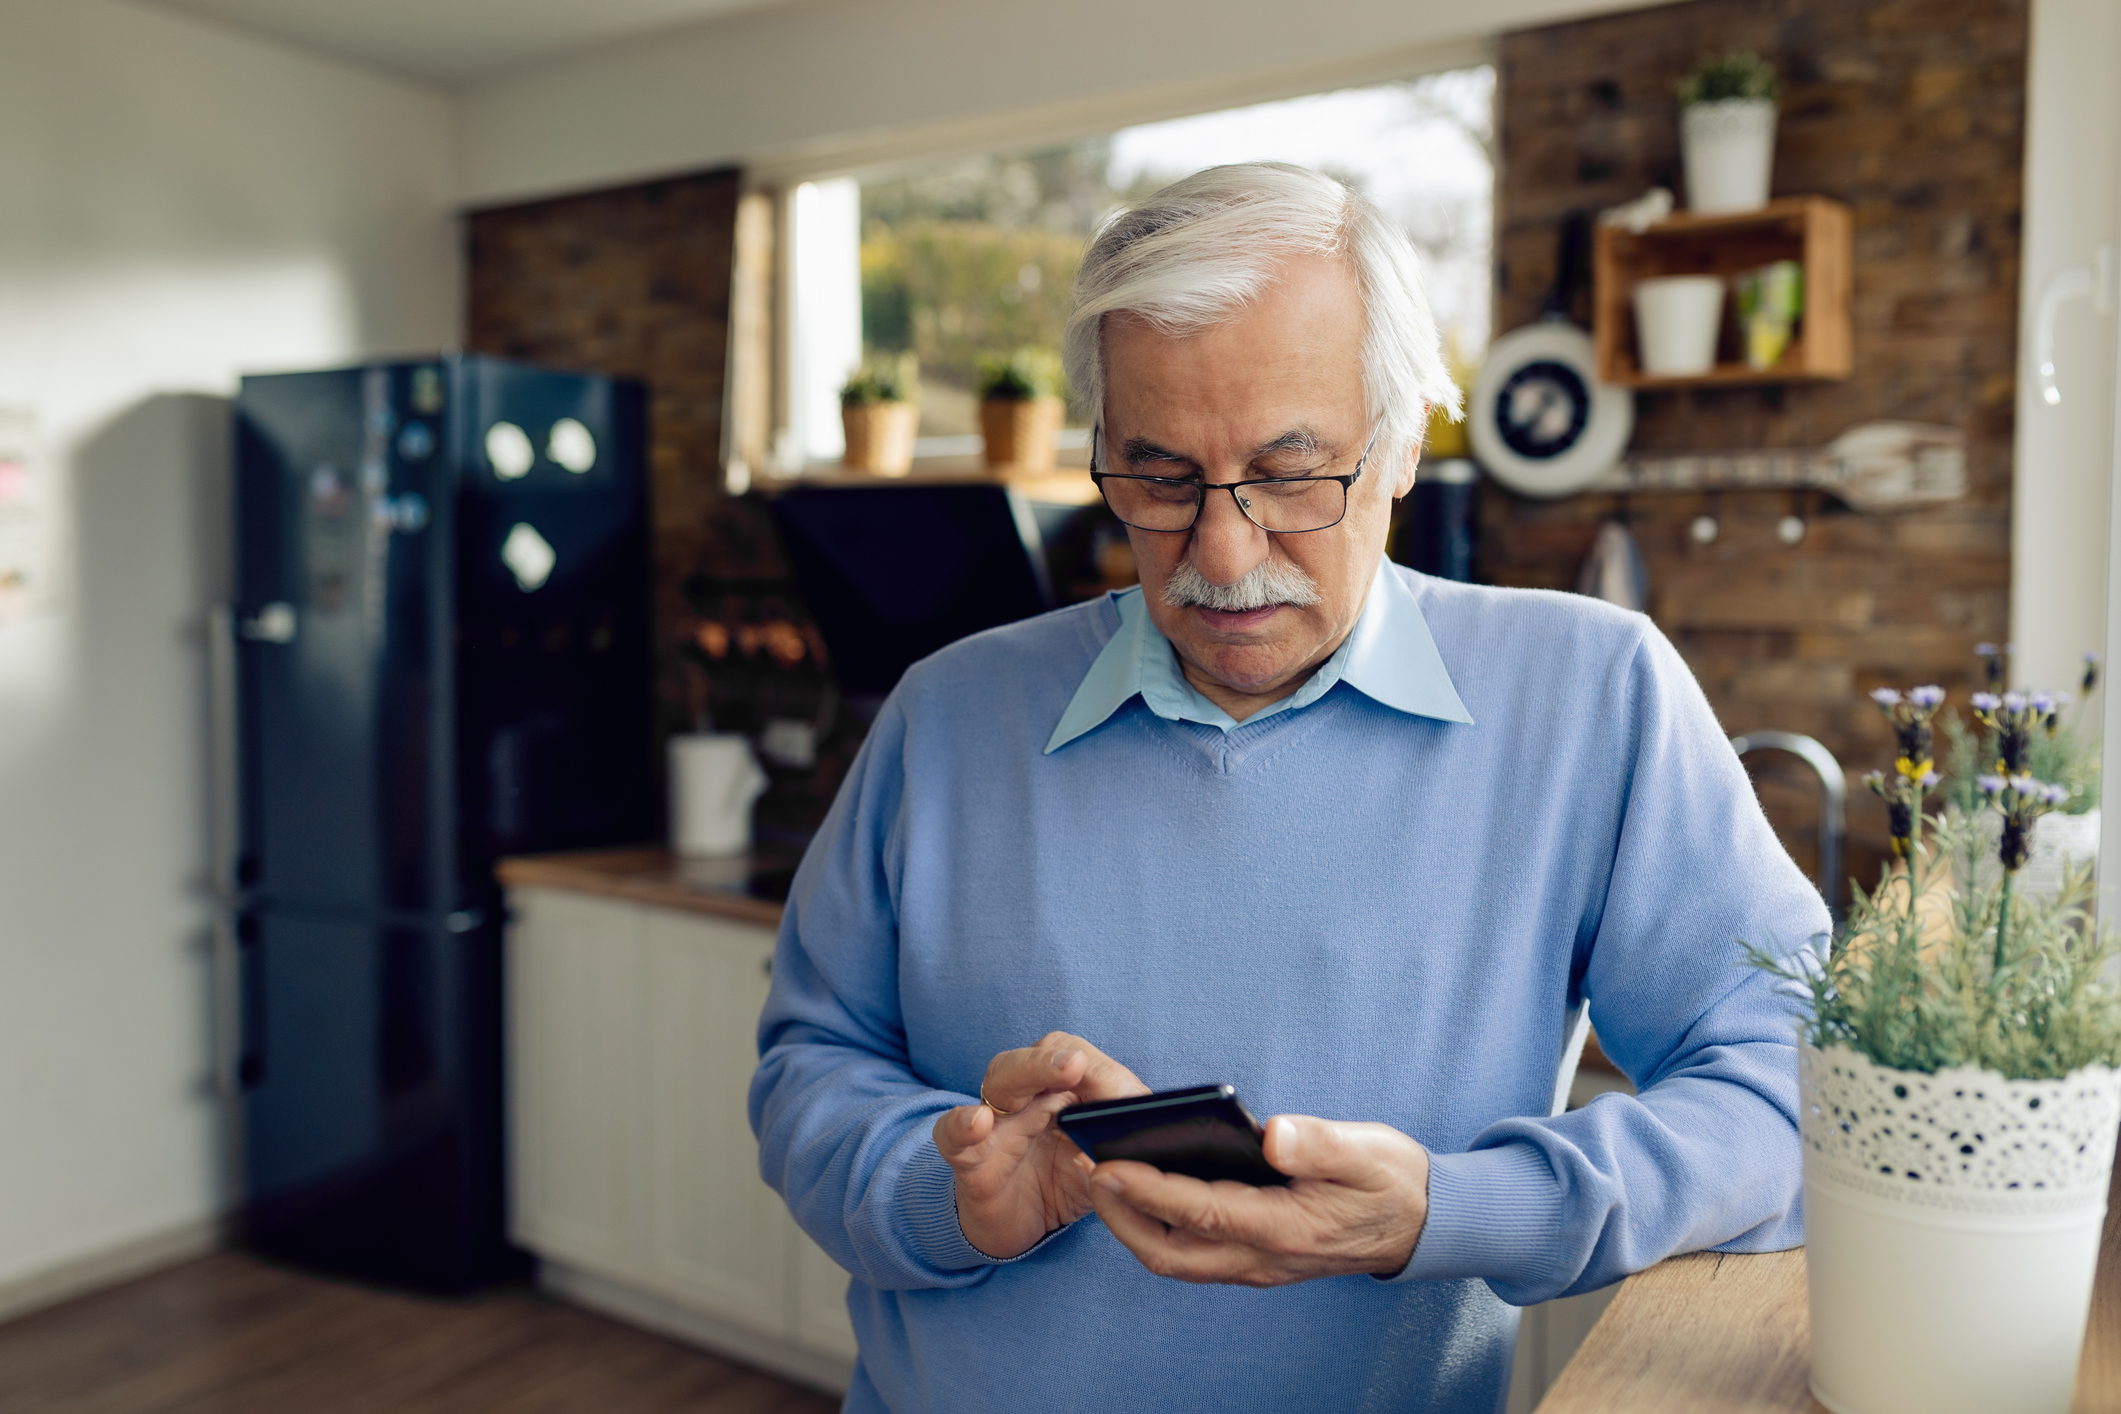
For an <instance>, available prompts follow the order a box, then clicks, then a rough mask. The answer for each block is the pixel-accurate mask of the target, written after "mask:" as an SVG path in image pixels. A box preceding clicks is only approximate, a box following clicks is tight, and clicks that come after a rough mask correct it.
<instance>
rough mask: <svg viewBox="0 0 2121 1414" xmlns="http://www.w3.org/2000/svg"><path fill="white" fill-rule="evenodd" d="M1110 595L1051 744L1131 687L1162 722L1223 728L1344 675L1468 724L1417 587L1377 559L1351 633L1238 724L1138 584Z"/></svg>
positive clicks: (1094, 722) (1293, 704)
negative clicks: (1111, 620) (1178, 649)
mask: <svg viewBox="0 0 2121 1414" xmlns="http://www.w3.org/2000/svg"><path fill="white" fill-rule="evenodd" d="M1112 602H1113V607H1114V608H1116V609H1117V610H1118V611H1119V631H1118V632H1116V633H1114V634H1113V635H1112V637H1111V639H1110V640H1109V641H1107V642H1106V644H1105V646H1104V650H1103V651H1102V652H1100V653H1099V654H1098V655H1097V661H1095V662H1094V663H1092V664H1091V665H1090V671H1089V672H1088V673H1086V674H1084V675H1083V681H1082V685H1081V686H1079V687H1077V688H1076V690H1075V696H1074V697H1073V698H1072V699H1070V701H1069V703H1068V710H1067V711H1065V712H1063V713H1062V714H1061V719H1060V724H1059V725H1058V726H1056V727H1055V728H1054V729H1053V736H1052V739H1051V740H1049V741H1048V742H1047V743H1046V750H1047V752H1049V753H1051V752H1054V751H1058V750H1059V749H1060V748H1061V747H1063V746H1066V745H1067V744H1068V743H1069V742H1071V741H1073V740H1075V739H1076V738H1077V737H1079V736H1083V735H1085V734H1086V733H1089V732H1092V731H1095V730H1096V729H1097V728H1098V727H1100V726H1103V725H1104V724H1105V722H1106V721H1107V720H1109V719H1110V718H1111V716H1112V714H1113V713H1114V712H1117V711H1118V710H1119V709H1120V708H1121V707H1123V706H1125V705H1126V703H1127V701H1128V699H1130V698H1133V697H1136V696H1139V697H1140V698H1141V699H1142V702H1143V703H1144V705H1146V706H1147V707H1148V708H1149V710H1150V711H1152V712H1154V713H1155V714H1156V715H1157V716H1159V717H1162V718H1164V719H1165V720H1166V721H1181V720H1183V721H1193V722H1204V723H1206V724H1207V725H1209V726H1216V727H1221V728H1222V729H1223V730H1224V731H1230V730H1232V729H1234V728H1235V727H1237V726H1239V725H1245V726H1249V725H1251V724H1252V723H1253V722H1257V721H1262V720H1264V719H1265V718H1267V717H1270V716H1272V715H1274V714H1275V713H1277V712H1285V711H1299V710H1301V709H1302V708H1305V707H1308V706H1310V705H1311V704H1312V703H1313V702H1316V701H1317V700H1318V699H1319V698H1321V697H1323V696H1325V695H1326V693H1328V692H1329V691H1331V690H1332V689H1333V687H1334V686H1335V685H1336V684H1337V683H1341V682H1345V683H1347V685H1348V686H1350V687H1352V688H1354V689H1356V690H1357V691H1358V692H1361V693H1362V694H1363V695H1364V696H1366V697H1368V698H1370V699H1371V700H1372V701H1375V702H1378V703H1380V704H1382V705H1384V706H1386V707H1390V708H1393V709H1394V710H1396V711H1400V712H1405V713H1407V714H1408V715H1410V716H1415V717H1433V718H1435V719H1436V720H1438V721H1444V722H1463V723H1466V724H1468V725H1471V723H1472V721H1473V718H1472V716H1471V714H1469V713H1468V712H1467V711H1466V709H1465V704H1464V703H1462V702H1460V701H1459V699H1458V691H1457V689H1456V688H1454V687H1453V686H1452V685H1451V675H1450V673H1449V672H1447V671H1446V670H1445V669H1444V665H1443V656H1442V655H1441V654H1440V653H1438V652H1437V651H1436V640H1435V639H1434V638H1433V637H1431V636H1430V634H1429V625H1428V623H1427V621H1426V620H1424V619H1423V618H1422V616H1421V606H1420V605H1419V604H1418V603H1416V602H1415V599H1414V591H1413V590H1412V589H1411V588H1409V587H1408V585H1407V582H1406V581H1405V580H1404V579H1402V578H1401V577H1400V576H1399V575H1398V574H1397V573H1396V572H1394V571H1393V569H1392V568H1391V566H1390V565H1388V564H1386V563H1385V562H1384V561H1383V560H1382V559H1380V560H1379V561H1378V565H1377V574H1376V577H1375V578H1373V579H1372V580H1371V581H1370V594H1369V598H1368V599H1367V600H1366V601H1365V602H1364V604H1363V610H1362V617H1360V618H1359V619H1357V620H1356V621H1355V630H1354V632H1352V633H1350V634H1349V635H1348V637H1347V639H1346V641H1345V642H1343V643H1342V644H1341V645H1340V647H1339V648H1337V649H1335V650H1334V651H1333V656H1332V657H1330V658H1328V659H1327V660H1326V661H1325V662H1324V663H1322V664H1320V665H1319V668H1318V671H1316V672H1314V673H1313V674H1312V675H1311V676H1310V678H1309V679H1308V680H1306V681H1305V683H1304V685H1303V686H1302V687H1300V688H1298V689H1297V690H1296V691H1295V692H1294V693H1292V694H1290V695H1289V696H1288V697H1285V698H1283V699H1282V700H1281V701H1280V702H1277V703H1275V704H1274V705H1273V706H1272V707H1269V708H1266V709H1265V710H1263V711H1261V712H1258V713H1255V714H1254V715H1252V716H1251V717H1249V718H1247V719H1246V720H1245V722H1243V723H1242V724H1240V723H1238V722H1236V721H1233V720H1232V719H1231V717H1230V716H1229V714H1228V713H1226V712H1224V711H1223V710H1222V709H1221V708H1219V707H1217V706H1216V705H1215V704H1214V703H1212V702H1210V701H1208V699H1207V698H1205V697H1203V696H1202V695H1201V694H1200V693H1199V691H1197V690H1196V689H1195V688H1194V687H1193V685H1192V684H1191V683H1189V682H1187V681H1186V678H1185V674H1183V673H1182V672H1180V671H1179V668H1178V659H1177V655H1176V654H1174V653H1173V652H1172V651H1171V643H1170V640H1169V639H1167V638H1165V637H1164V635H1163V634H1162V632H1160V631H1159V630H1158V629H1157V627H1156V625H1155V624H1154V623H1153V622H1151V620H1150V618H1149V613H1148V609H1147V608H1146V606H1145V605H1144V604H1143V603H1142V592H1141V589H1140V587H1139V586H1137V587H1136V588H1133V589H1129V590H1125V591H1123V592H1121V593H1118V594H1115V595H1113V596H1112Z"/></svg>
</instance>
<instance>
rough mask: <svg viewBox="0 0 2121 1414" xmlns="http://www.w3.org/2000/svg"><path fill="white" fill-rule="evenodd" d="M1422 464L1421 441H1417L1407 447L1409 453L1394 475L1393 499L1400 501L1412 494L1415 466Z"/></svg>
mask: <svg viewBox="0 0 2121 1414" xmlns="http://www.w3.org/2000/svg"><path fill="white" fill-rule="evenodd" d="M1420 465H1421V443H1419V442H1416V443H1415V444H1414V445H1413V446H1411V447H1409V448H1407V454H1406V456H1405V458H1403V459H1402V460H1401V462H1400V464H1399V467H1398V474H1397V475H1396V476H1394V477H1393V478H1392V499H1393V500H1395V501H1400V500H1404V499H1406V497H1407V496H1408V495H1410V494H1411V493H1412V492H1413V490H1414V471H1415V468H1416V467H1418V466H1420Z"/></svg>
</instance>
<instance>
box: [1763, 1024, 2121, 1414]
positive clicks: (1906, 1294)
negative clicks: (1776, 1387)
mask: <svg viewBox="0 0 2121 1414" xmlns="http://www.w3.org/2000/svg"><path fill="white" fill-rule="evenodd" d="M1798 1057H1799V1058H1798V1078H1799V1082H1800V1086H1801V1091H1802V1112H1801V1115H1800V1121H1801V1123H1800V1129H1801V1132H1802V1135H1803V1140H1804V1188H1805V1225H1806V1235H1807V1241H1808V1245H1809V1249H1810V1250H1809V1254H1808V1266H1809V1273H1810V1285H1811V1306H1812V1392H1813V1394H1815V1395H1816V1396H1817V1397H1818V1399H1819V1401H1820V1403H1822V1404H1824V1405H1826V1406H1827V1408H1829V1409H1831V1410H1834V1411H1836V1414H1962V1411H1963V1414H1981V1411H1993V1410H2001V1409H2009V1410H2013V1411H2020V1414H2040V1411H2050V1410H2051V1411H2054V1414H2062V1411H2065V1410H2067V1409H2068V1407H2069V1400H2070V1389H2071V1385H2072V1383H2073V1381H2074V1378H2075V1374H2076V1368H2077V1352H2078V1349H2079V1347H2080V1345H2081V1344H2082V1342H2083V1335H2084V1317H2085V1312H2086V1310H2087V1308H2088V1306H2089V1304H2090V1300H2091V1282H2092V1272H2093V1268H2094V1266H2095V1264H2096V1261H2097V1258H2098V1249H2099V1228H2100V1223H2101V1220H2102V1219H2103V1218H2104V1216H2105V1213H2106V1190H2107V1180H2108V1177H2109V1175H2110V1172H2111V1169H2112V1166H2113V1159H2114V1139H2115V1130H2116V1126H2117V1123H2121V1071H2114V1070H2109V1069H2108V1068H2106V1067H2105V1066H2090V1067H2087V1068H2085V1069H2084V1070H2080V1071H2077V1072H2075V1073H2074V1074H2072V1075H2069V1076H2067V1077H2065V1078H2064V1079H2061V1080H2006V1079H2004V1078H2003V1077H2002V1076H2000V1075H1997V1074H1996V1073H1995V1072H1993V1071H1981V1070H1974V1069H1970V1068H1959V1069H1954V1070H1945V1071H1939V1072H1938V1073H1937V1074H1935V1075H1920V1074H1916V1073H1914V1072H1911V1071H1899V1070H1889V1069H1887V1068H1885V1067H1883V1066H1879V1065H1875V1064H1873V1063H1872V1062H1871V1061H1869V1060H1866V1059H1865V1058H1863V1057H1862V1056H1859V1055H1857V1054H1856V1053H1855V1052H1853V1051H1850V1050H1848V1049H1846V1048H1845V1047H1840V1046H1834V1047H1829V1048H1827V1049H1825V1050H1815V1049H1813V1048H1812V1047H1810V1046H1801V1047H1799V1052H1798Z"/></svg>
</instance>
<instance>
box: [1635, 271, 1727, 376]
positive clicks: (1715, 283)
mask: <svg viewBox="0 0 2121 1414" xmlns="http://www.w3.org/2000/svg"><path fill="white" fill-rule="evenodd" d="M1722 324H1723V278H1722V277H1721V276H1719V275H1656V276H1652V277H1651V278H1649V279H1647V280H1638V281H1636V282H1635V345H1636V347H1637V349H1639V350H1640V352H1641V355H1642V371H1643V372H1644V373H1647V374H1649V375H1650V376H1652V377H1654V378H1680V377H1686V376H1689V375H1692V374H1696V373H1706V372H1708V371H1709V370H1710V369H1711V368H1714V367H1715V366H1716V334H1717V331H1718V330H1719V329H1720V328H1721V327H1722Z"/></svg>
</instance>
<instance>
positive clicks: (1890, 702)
mask: <svg viewBox="0 0 2121 1414" xmlns="http://www.w3.org/2000/svg"><path fill="white" fill-rule="evenodd" d="M1871 701H1873V702H1875V703H1877V704H1878V705H1879V706H1880V707H1898V706H1899V705H1900V694H1899V693H1897V692H1895V691H1893V690H1892V689H1891V688H1889V687H1874V688H1872V689H1871Z"/></svg>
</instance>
